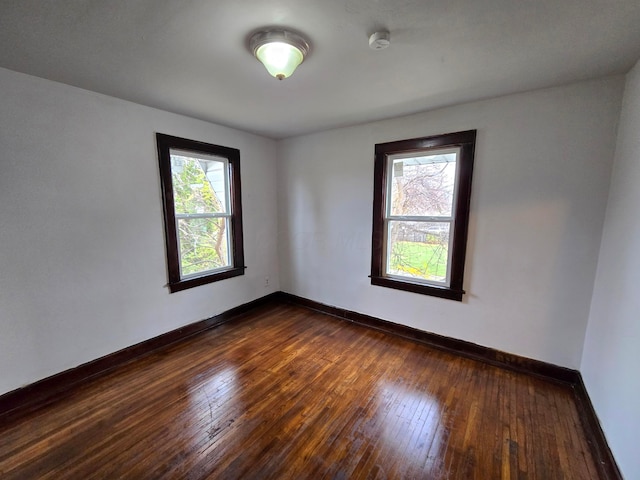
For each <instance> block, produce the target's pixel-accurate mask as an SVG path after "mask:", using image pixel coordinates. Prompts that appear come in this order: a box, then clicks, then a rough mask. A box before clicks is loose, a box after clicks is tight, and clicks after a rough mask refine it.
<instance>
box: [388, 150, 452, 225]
mask: <svg viewBox="0 0 640 480" xmlns="http://www.w3.org/2000/svg"><path fill="white" fill-rule="evenodd" d="M456 157H457V152H456V151H451V150H447V151H444V150H443V151H440V152H433V153H429V155H423V156H417V157H411V158H393V157H391V161H392V165H391V215H408V216H429V217H440V216H446V217H450V216H451V212H452V207H453V191H454V185H455V180H456Z"/></svg>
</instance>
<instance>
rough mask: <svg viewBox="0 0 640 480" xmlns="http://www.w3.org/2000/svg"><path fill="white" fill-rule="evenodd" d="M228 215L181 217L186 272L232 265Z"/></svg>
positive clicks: (179, 224)
mask: <svg viewBox="0 0 640 480" xmlns="http://www.w3.org/2000/svg"><path fill="white" fill-rule="evenodd" d="M228 227H229V225H228V219H226V218H181V219H179V220H178V236H179V238H180V266H181V268H182V276H183V277H184V276H187V275H192V274H194V273H201V272H206V271H209V270H214V269H217V268H224V267H229V266H230V262H229V245H228V241H227V239H228V235H227V228H228Z"/></svg>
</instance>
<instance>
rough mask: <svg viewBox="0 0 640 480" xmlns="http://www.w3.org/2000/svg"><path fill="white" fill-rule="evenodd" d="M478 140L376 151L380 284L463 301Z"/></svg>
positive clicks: (449, 139) (440, 139)
mask: <svg viewBox="0 0 640 480" xmlns="http://www.w3.org/2000/svg"><path fill="white" fill-rule="evenodd" d="M475 138H476V131H475V130H470V131H466V132H458V133H450V134H446V135H437V136H433V137H424V138H416V139H411V140H401V141H397V142H389V143H380V144H377V145H376V149H375V155H376V156H375V169H374V201H373V245H372V254H371V283H372V284H373V285H380V286H384V287H390V288H397V289H400V290H407V291H410V292H415V293H423V294H426V295H434V296H436V297H442V298H449V299H452V300H458V301H460V300H462V295H463V294H464V291H463V290H462V281H463V276H464V261H465V251H466V244H467V229H468V223H469V201H470V197H471V173H472V170H473V156H474V150H475Z"/></svg>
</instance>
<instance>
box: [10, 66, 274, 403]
mask: <svg viewBox="0 0 640 480" xmlns="http://www.w3.org/2000/svg"><path fill="white" fill-rule="evenodd" d="M156 132H162V133H167V134H171V135H177V136H182V137H186V138H191V139H195V140H201V141H205V142H210V143H216V144H221V145H225V146H229V147H235V148H239V149H240V154H241V170H242V172H241V173H242V196H243V207H244V212H243V213H244V239H245V261H246V264H247V266H248V269H247V270H246V274H245V275H244V276H241V277H236V278H232V279H228V280H225V281H221V282H217V283H213V284H210V285H205V286H201V287H197V288H193V289H190V290H187V291H184V292H179V293H174V294H169V292H168V289H167V288H166V287H165V284H166V283H167V274H166V260H165V250H164V233H163V232H164V230H163V217H162V203H161V195H160V181H159V174H158V160H157V153H156V146H155V133H156ZM0 147H1V148H0V372H1V373H0V393H3V392H7V391H10V390H13V389H15V388H17V387H20V386H21V385H24V384H28V383H31V382H33V381H35V380H38V379H41V378H43V377H46V376H49V375H51V374H54V373H57V372H60V371H62V370H65V369H68V368H71V367H74V366H76V365H78V364H80V363H83V362H86V361H89V360H92V359H95V358H98V357H100V356H102V355H105V354H108V353H111V352H114V351H116V350H118V349H121V348H123V347H126V346H129V345H132V344H135V343H137V342H140V341H142V340H145V339H148V338H151V337H153V336H156V335H158V334H161V333H163V332H167V331H169V330H173V329H175V328H178V327H180V326H183V325H186V324H189V323H192V322H195V321H198V320H202V319H205V318H208V317H211V316H213V315H215V314H217V313H220V312H222V311H225V310H228V309H229V308H232V307H235V306H237V305H240V304H243V303H246V302H248V301H251V300H254V299H256V298H258V297H261V296H263V295H266V294H267V293H271V292H272V291H276V290H279V281H278V251H277V238H276V236H277V221H276V218H277V206H276V201H277V196H276V158H275V152H276V145H275V142H274V141H273V140H270V139H266V138H262V137H258V136H255V135H250V134H247V133H244V132H240V131H238V130H233V129H230V128H226V127H221V126H218V125H213V124H210V123H206V122H201V121H197V120H193V119H190V118H187V117H182V116H179V115H173V114H170V113H166V112H162V111H159V110H154V109H151V108H147V107H143V106H140V105H136V104H133V103H129V102H125V101H122V100H118V99H115V98H111V97H107V96H103V95H99V94H96V93H92V92H88V91H85V90H80V89H77V88H73V87H69V86H66V85H62V84H58V83H54V82H50V81H47V80H42V79H39V78H35V77H31V76H27V75H23V74H19V73H15V72H11V71H9V70H4V69H0ZM266 275H268V276H269V277H270V284H269V287H268V288H265V287H264V277H265V276H266Z"/></svg>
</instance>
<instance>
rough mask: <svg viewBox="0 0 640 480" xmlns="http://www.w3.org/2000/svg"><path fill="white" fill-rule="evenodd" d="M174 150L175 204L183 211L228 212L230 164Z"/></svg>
mask: <svg viewBox="0 0 640 480" xmlns="http://www.w3.org/2000/svg"><path fill="white" fill-rule="evenodd" d="M186 155H187V154H186V153H185V154H181V152H179V151H173V150H172V151H171V181H172V183H173V194H174V205H175V210H176V213H177V214H181V213H183V214H184V213H227V211H226V208H227V199H226V193H225V183H226V171H227V170H226V163H225V162H224V161H221V160H214V158H215V157H213V156H211V157H210V158H208V159H207V158H205V156H204V155H203V156H202V157H201V158H200V157H199V158H196V157H193V156H186Z"/></svg>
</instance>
